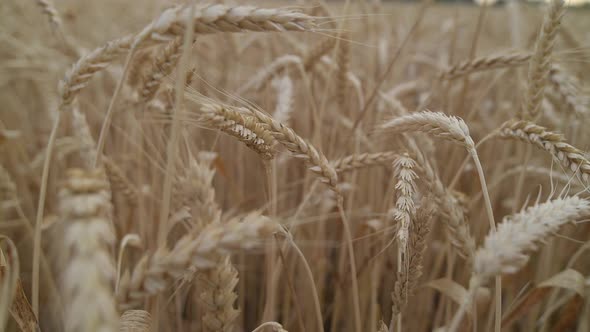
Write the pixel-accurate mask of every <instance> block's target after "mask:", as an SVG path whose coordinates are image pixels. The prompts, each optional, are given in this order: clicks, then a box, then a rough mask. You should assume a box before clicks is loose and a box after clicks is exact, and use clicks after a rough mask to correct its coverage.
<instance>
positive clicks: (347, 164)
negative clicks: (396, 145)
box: [330, 151, 399, 173]
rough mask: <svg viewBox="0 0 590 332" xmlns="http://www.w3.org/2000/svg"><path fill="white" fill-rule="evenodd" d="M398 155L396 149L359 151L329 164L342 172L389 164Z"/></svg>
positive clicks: (338, 171)
mask: <svg viewBox="0 0 590 332" xmlns="http://www.w3.org/2000/svg"><path fill="white" fill-rule="evenodd" d="M398 156H399V152H396V151H385V152H376V153H360V154H352V155H349V156H346V157H343V158H340V159H336V160H332V161H330V164H332V166H333V167H334V169H336V172H337V173H344V172H350V171H353V170H357V169H361V168H367V167H373V166H385V165H391V163H392V162H393V161H394V160H395V158H397V157H398Z"/></svg>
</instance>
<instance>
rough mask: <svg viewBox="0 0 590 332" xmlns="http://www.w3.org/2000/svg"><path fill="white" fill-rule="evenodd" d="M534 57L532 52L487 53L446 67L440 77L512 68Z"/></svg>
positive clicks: (443, 78)
mask: <svg viewBox="0 0 590 332" xmlns="http://www.w3.org/2000/svg"><path fill="white" fill-rule="evenodd" d="M531 57H532V54H531V53H523V52H502V53H499V54H492V55H487V56H484V57H480V58H475V59H469V60H466V61H463V62H460V63H458V64H456V65H453V66H450V67H448V68H445V69H444V70H442V71H441V72H440V73H439V79H441V80H452V79H455V78H457V77H461V76H464V75H467V74H471V73H474V72H478V71H484V70H492V69H499V68H510V67H516V66H521V65H523V64H525V63H527V62H528V61H529V60H530V59H531Z"/></svg>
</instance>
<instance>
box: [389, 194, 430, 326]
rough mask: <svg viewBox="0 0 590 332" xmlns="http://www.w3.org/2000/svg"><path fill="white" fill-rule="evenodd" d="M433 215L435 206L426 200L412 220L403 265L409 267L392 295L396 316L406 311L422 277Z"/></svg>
mask: <svg viewBox="0 0 590 332" xmlns="http://www.w3.org/2000/svg"><path fill="white" fill-rule="evenodd" d="M433 214H434V210H433V206H432V205H430V204H429V203H428V202H427V201H426V199H423V200H422V204H421V206H420V208H419V209H418V211H417V213H416V217H415V218H414V219H412V224H411V228H410V230H411V232H410V236H409V238H410V242H409V248H408V255H407V256H406V257H407V263H406V262H404V263H403V265H402V266H407V268H404V269H402V271H401V272H399V273H398V275H397V280H396V281H395V286H394V289H393V292H392V294H391V297H392V300H393V308H392V310H393V313H394V315H399V314H400V313H402V312H403V311H404V308H405V307H406V306H407V304H408V297H409V296H410V295H412V294H413V292H414V290H415V289H416V287H417V286H418V281H419V279H420V277H421V276H422V260H423V255H424V251H425V250H426V246H427V242H426V238H427V237H428V234H429V233H430V220H431V219H432V215H433Z"/></svg>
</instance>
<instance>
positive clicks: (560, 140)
mask: <svg viewBox="0 0 590 332" xmlns="http://www.w3.org/2000/svg"><path fill="white" fill-rule="evenodd" d="M499 135H500V137H503V138H510V139H518V140H521V141H524V142H527V143H529V144H532V145H534V146H536V147H537V148H539V149H541V150H545V151H547V152H549V153H550V154H551V156H553V158H555V159H556V160H557V161H559V162H560V163H561V165H563V167H565V168H566V169H569V170H570V171H572V172H573V173H574V174H579V175H581V176H582V179H583V180H584V181H588V178H589V176H590V162H589V161H588V159H586V157H585V156H584V153H583V152H582V151H580V150H579V149H577V148H576V147H574V146H572V145H570V144H568V143H567V142H566V141H565V139H564V137H563V136H562V135H561V134H557V133H554V132H551V131H549V130H547V129H546V128H544V127H541V126H539V125H537V124H534V123H532V122H530V121H525V120H520V121H517V120H513V121H508V122H506V123H504V124H503V125H502V126H501V127H500V129H499Z"/></svg>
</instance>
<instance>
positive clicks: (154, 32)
mask: <svg viewBox="0 0 590 332" xmlns="http://www.w3.org/2000/svg"><path fill="white" fill-rule="evenodd" d="M190 15H191V8H190V6H175V7H172V8H169V9H167V10H165V11H164V12H162V13H161V14H160V16H159V17H158V18H156V19H155V20H154V21H152V23H151V24H149V25H148V26H146V27H145V28H144V29H143V30H142V31H141V32H140V33H138V34H137V37H136V39H135V44H136V45H139V44H142V43H144V42H159V41H162V40H170V39H172V38H175V37H176V36H180V35H183V34H184V27H185V26H184V25H185V22H186V21H187V17H190ZM191 21H192V22H193V29H194V32H195V34H206V33H217V32H243V31H309V30H312V29H313V28H314V27H315V22H314V20H313V18H312V17H310V16H307V15H305V14H303V13H300V12H296V11H293V10H290V9H281V8H277V9H274V8H273V9H270V8H256V7H252V6H236V7H228V6H225V5H220V4H218V5H208V6H200V7H197V8H195V10H194V13H193V18H192V20H191Z"/></svg>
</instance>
